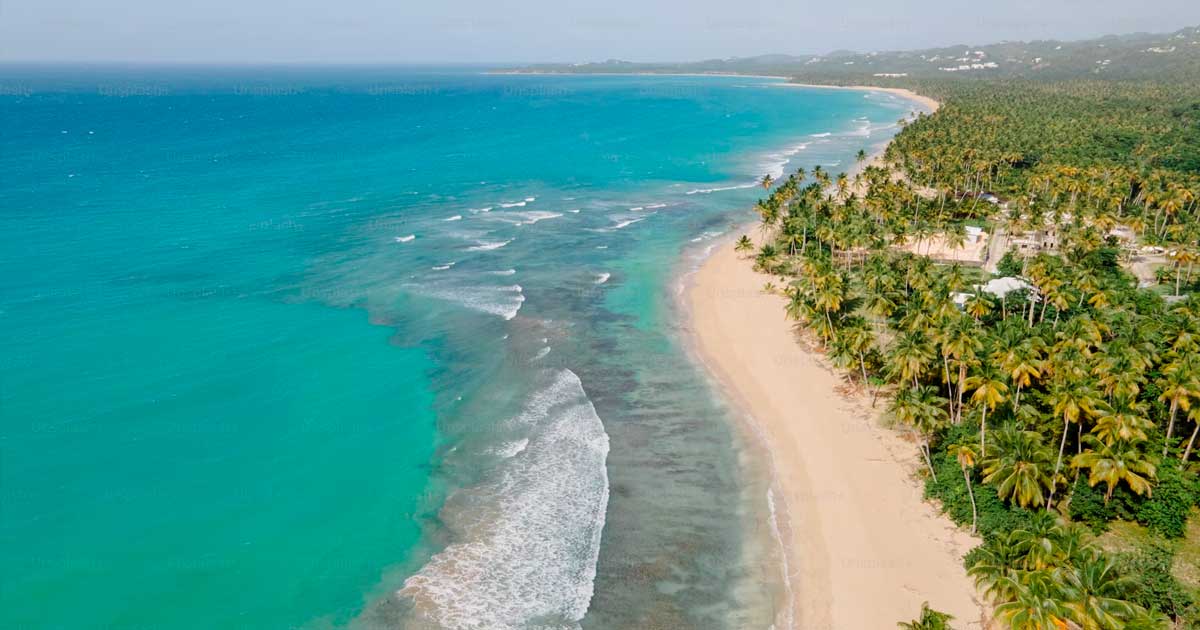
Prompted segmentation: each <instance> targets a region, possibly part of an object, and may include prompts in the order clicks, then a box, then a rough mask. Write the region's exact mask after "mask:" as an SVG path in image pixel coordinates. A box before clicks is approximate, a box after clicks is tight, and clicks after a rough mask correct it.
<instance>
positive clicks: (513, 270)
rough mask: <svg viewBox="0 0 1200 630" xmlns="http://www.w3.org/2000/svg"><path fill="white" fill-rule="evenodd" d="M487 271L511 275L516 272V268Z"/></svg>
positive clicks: (493, 273)
mask: <svg viewBox="0 0 1200 630" xmlns="http://www.w3.org/2000/svg"><path fill="white" fill-rule="evenodd" d="M488 273H490V274H492V275H493V276H511V275H513V274H514V273H517V270H516V269H501V270H500V271H489V272H488Z"/></svg>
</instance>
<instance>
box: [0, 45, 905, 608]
mask: <svg viewBox="0 0 1200 630" xmlns="http://www.w3.org/2000/svg"><path fill="white" fill-rule="evenodd" d="M775 83H777V82H775V81H770V80H764V79H750V78H694V77H549V76H542V77H537V76H501V75H485V74H481V73H479V72H477V71H476V70H474V69H464V68H454V69H447V68H428V69H417V68H401V69H397V68H373V69H364V68H323V69H318V68H287V67H275V68H246V69H218V68H183V67H176V68H119V67H103V68H101V67H94V68H56V67H39V68H23V67H11V66H10V67H0V88H2V89H0V326H2V330H3V333H2V334H0V396H2V407H0V414H2V415H0V571H2V572H3V575H4V576H5V577H4V583H3V588H0V626H2V627H5V628H63V629H71V630H82V629H87V628H120V629H134V628H137V629H141V628H154V629H162V630H175V629H185V628H195V629H201V628H203V629H206V630H207V629H212V628H253V629H255V630H262V629H265V628H334V627H347V626H353V627H449V628H456V627H489V628H496V627H514V628H522V627H532V626H539V627H568V628H569V627H576V626H579V625H582V626H583V627H588V628H618V627H620V628H634V627H704V628H719V627H746V626H748V625H756V626H761V627H765V626H766V625H768V624H769V623H770V620H771V618H772V616H773V614H774V612H773V611H774V609H775V608H777V607H778V606H779V605H780V598H781V597H782V593H783V589H782V588H781V581H780V578H779V576H778V575H777V574H776V573H775V572H774V571H773V569H771V567H772V566H774V565H773V563H772V561H771V559H772V557H773V555H772V554H773V553H774V551H773V550H772V549H771V541H770V540H768V539H765V537H764V536H763V535H761V533H756V532H762V531H763V529H764V528H763V527H762V519H763V518H764V510H765V496H764V492H765V491H764V488H765V485H764V481H763V479H761V478H759V477H758V476H756V474H755V473H754V472H753V471H752V470H751V469H750V468H749V467H747V465H746V464H745V461H744V460H745V459H746V457H745V455H746V450H745V445H743V444H742V443H741V439H740V438H739V436H738V435H737V432H736V431H735V430H734V428H733V426H732V424H731V423H730V422H729V413H728V411H727V410H726V409H725V405H724V403H723V401H721V400H720V399H719V398H718V397H717V396H716V395H715V394H714V393H713V392H712V390H711V388H710V387H709V386H708V384H707V381H706V379H705V377H704V376H703V374H702V373H701V371H700V370H699V369H698V368H697V367H696V366H695V365H693V364H692V363H691V362H690V361H689V360H688V358H687V355H686V353H685V352H684V350H683V348H682V344H681V341H680V339H679V334H678V329H677V326H676V324H677V315H676V310H675V309H676V307H675V305H674V294H675V291H676V286H677V278H678V274H679V273H680V272H681V271H682V270H685V269H686V267H687V266H688V265H690V264H693V261H694V260H695V259H696V257H697V256H700V255H702V254H703V251H704V248H705V247H707V246H709V245H711V243H713V242H714V239H716V238H719V237H720V236H721V235H722V234H725V233H727V232H728V231H729V230H730V229H731V226H732V225H735V224H737V223H740V222H742V221H744V220H745V219H746V218H747V217H748V216H750V215H749V213H748V210H747V209H748V207H749V205H750V203H751V202H752V201H753V200H754V198H755V197H756V196H757V195H758V194H760V193H761V189H756V188H755V187H754V186H753V180H755V179H756V178H757V177H760V176H761V175H762V174H763V173H764V172H768V171H774V172H775V173H776V174H778V173H780V172H782V170H783V169H784V168H785V164H786V169H787V170H793V169H794V168H795V167H797V166H801V165H803V166H805V167H807V168H811V166H812V165H815V164H822V165H824V166H825V167H826V168H827V169H829V170H831V171H832V172H838V171H839V170H845V169H848V168H849V167H850V166H851V162H852V160H853V157H852V156H853V154H854V153H855V152H857V151H858V150H859V149H860V148H870V147H871V146H874V145H877V144H879V143H880V142H883V141H885V140H886V139H887V138H888V137H889V136H890V135H891V133H893V132H894V128H893V126H892V125H893V123H894V121H895V120H896V119H897V118H899V117H900V116H901V115H902V114H903V113H904V112H905V111H907V110H908V109H909V104H907V103H904V102H901V101H898V100H895V99H894V97H891V96H888V95H885V94H879V93H870V94H865V93H861V92H850V91H819V90H808V89H796V88H783V87H779V86H777V85H773V84H775ZM789 160H790V162H789Z"/></svg>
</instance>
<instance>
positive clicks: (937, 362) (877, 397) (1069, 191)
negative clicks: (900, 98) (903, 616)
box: [738, 70, 1200, 629]
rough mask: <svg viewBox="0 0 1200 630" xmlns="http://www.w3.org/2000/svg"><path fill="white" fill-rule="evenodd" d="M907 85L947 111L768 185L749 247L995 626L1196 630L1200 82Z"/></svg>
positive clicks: (1199, 77)
mask: <svg viewBox="0 0 1200 630" xmlns="http://www.w3.org/2000/svg"><path fill="white" fill-rule="evenodd" d="M908 86H909V87H911V88H913V89H915V90H917V91H919V92H921V93H924V94H929V95H932V96H935V97H936V98H938V99H940V100H941V101H942V102H943V107H942V108H941V109H940V110H939V111H937V112H936V113H934V114H932V115H920V116H918V117H916V118H914V119H909V120H906V121H904V122H903V129H902V131H901V132H900V133H899V134H898V135H897V136H896V138H895V140H894V141H893V142H892V144H891V145H890V146H889V147H888V149H887V151H886V153H885V155H884V156H883V159H882V160H880V161H878V162H876V163H872V164H867V165H864V168H862V169H861V170H860V172H859V173H858V174H857V175H854V176H848V175H845V174H840V175H833V174H831V173H829V172H827V171H825V170H823V169H821V168H820V167H817V168H813V169H812V170H811V172H806V171H804V170H800V171H797V172H796V173H793V174H791V175H789V176H788V177H787V178H786V179H783V180H782V181H779V182H773V181H770V180H766V181H764V187H766V188H768V189H769V190H770V191H771V192H770V194H769V196H767V197H766V198H765V199H763V200H761V201H760V202H759V203H758V205H757V208H756V209H757V210H758V212H759V215H760V216H761V220H762V221H761V233H760V234H759V235H758V238H751V236H750V235H747V236H744V237H742V238H741V239H740V240H739V242H738V248H739V249H740V250H742V251H743V252H745V254H746V255H747V256H748V257H751V258H752V259H753V263H754V264H755V265H756V266H757V268H759V269H760V270H761V271H763V272H764V273H766V274H770V276H771V278H770V281H769V282H767V283H766V286H765V290H768V291H776V292H779V293H781V294H783V295H785V296H786V298H787V303H788V305H787V309H788V315H789V316H790V317H791V318H793V319H794V320H795V321H796V322H797V323H798V325H799V326H800V328H801V329H802V330H803V331H804V334H807V335H810V336H812V337H813V338H814V339H815V340H816V342H817V344H818V346H819V347H820V348H822V349H823V350H824V352H825V353H826V354H827V356H828V358H829V360H830V361H831V362H832V363H833V364H834V365H836V366H838V367H841V368H843V369H844V370H845V374H846V378H847V379H850V380H851V381H853V382H855V383H856V384H858V385H859V386H860V387H861V388H862V390H863V391H865V392H867V394H868V395H869V396H870V397H871V399H872V401H873V404H877V405H878V406H879V407H880V408H881V409H883V410H885V411H886V416H887V417H888V418H890V419H891V420H892V421H894V422H895V424H896V426H897V428H900V429H902V430H904V431H907V432H909V433H911V435H912V437H913V441H914V443H915V444H916V445H917V448H918V449H919V450H920V455H921V460H922V461H923V463H924V477H925V488H926V494H927V496H928V497H930V498H931V499H936V500H937V501H938V502H940V504H941V505H942V507H943V508H944V510H945V511H946V512H947V513H948V514H949V515H950V516H951V517H952V518H953V519H955V520H956V521H957V522H959V523H960V524H961V525H962V526H963V527H966V528H969V529H970V530H972V531H973V532H977V533H978V534H979V535H980V536H981V537H982V539H983V541H984V542H983V544H982V545H981V546H979V547H978V548H976V549H975V550H974V551H972V552H971V553H970V554H969V555H968V556H967V558H966V559H965V562H966V565H967V569H968V573H969V575H970V576H972V578H973V579H974V580H975V582H976V584H977V585H978V587H979V588H980V590H981V592H982V593H984V594H985V596H986V597H987V599H988V601H989V602H990V603H991V604H992V605H993V608H992V610H993V612H994V615H995V620H996V621H997V623H998V625H999V626H1000V627H1006V628H1018V629H1043V628H1045V629H1050V628H1083V629H1118V628H1131V629H1132V628H1192V627H1200V589H1198V588H1197V587H1198V586H1200V511H1198V510H1197V509H1196V506H1197V502H1198V500H1200V444H1198V442H1200V440H1198V436H1200V297H1197V293H1198V292H1200V270H1196V269H1195V263H1196V261H1197V259H1198V257H1200V207H1198V203H1200V72H1196V73H1195V74H1192V73H1191V71H1190V70H1187V71H1183V70H1180V71H1179V73H1178V74H1169V75H1155V77H1154V78H1152V79H1145V78H1134V79H1121V80H1114V79H1096V78H1095V77H1091V76H1089V77H1080V78H1075V79H1071V80H1063V81H1059V80H1053V81H1047V80H1030V79H1006V80H997V81H990V82H979V81H963V80H957V79H956V80H949V79H945V80H943V79H939V80H926V81H912V82H911V83H909V84H908ZM863 157H865V155H864V154H860V158H863ZM981 233H982V234H983V235H984V236H982V237H978V236H976V237H975V238H983V239H987V240H986V241H985V243H986V245H985V246H984V247H982V248H980V253H979V255H978V257H977V259H969V260H963V259H962V258H961V257H960V258H954V257H953V256H950V255H949V253H952V252H954V251H958V250H962V249H964V248H965V247H966V246H967V243H968V241H969V240H970V239H971V238H972V235H973V234H974V235H979V234H981ZM932 243H937V244H938V245H937V247H934V246H933V245H932ZM998 279H1004V280H998ZM932 604H933V606H934V607H933V608H929V607H926V608H925V609H924V610H922V611H921V617H920V618H919V619H917V620H914V621H912V622H909V623H906V624H901V626H902V627H907V628H948V627H951V625H952V624H953V623H954V621H953V620H952V619H949V618H948V616H946V615H944V614H942V613H939V612H937V610H936V604H937V603H936V602H933V603H932Z"/></svg>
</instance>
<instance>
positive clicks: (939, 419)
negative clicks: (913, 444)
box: [891, 385, 947, 481]
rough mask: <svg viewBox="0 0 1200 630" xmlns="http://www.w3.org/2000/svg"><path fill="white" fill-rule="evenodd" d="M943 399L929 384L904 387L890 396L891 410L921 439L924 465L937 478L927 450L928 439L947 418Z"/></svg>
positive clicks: (930, 454)
mask: <svg viewBox="0 0 1200 630" xmlns="http://www.w3.org/2000/svg"><path fill="white" fill-rule="evenodd" d="M943 404H945V399H944V398H942V397H941V396H938V394H937V389H935V388H934V387H931V386H929V385H918V386H915V387H905V388H903V389H901V390H900V391H898V392H896V396H895V397H894V398H892V404H891V412H892V415H894V416H895V417H896V419H897V420H899V421H900V422H902V423H904V424H905V425H907V426H908V427H909V428H910V429H912V430H913V432H914V433H916V434H917V435H918V436H919V437H920V439H921V454H922V455H924V457H925V465H926V466H928V467H929V476H930V477H932V478H933V479H934V481H936V480H937V472H936V471H934V469H933V456H932V453H931V452H930V450H929V441H930V438H931V437H932V435H933V433H934V432H935V431H937V430H938V429H939V428H941V426H942V425H943V424H945V422H946V419H947V414H946V410H945V409H943V408H942V405H943Z"/></svg>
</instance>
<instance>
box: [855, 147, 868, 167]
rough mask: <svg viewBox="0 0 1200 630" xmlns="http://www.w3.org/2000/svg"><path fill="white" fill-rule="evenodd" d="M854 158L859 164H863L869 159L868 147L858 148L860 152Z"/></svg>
mask: <svg viewBox="0 0 1200 630" xmlns="http://www.w3.org/2000/svg"><path fill="white" fill-rule="evenodd" d="M854 159H855V161H857V162H858V163H859V164H862V163H863V162H866V161H867V151H866V149H859V150H858V153H856V154H854Z"/></svg>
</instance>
